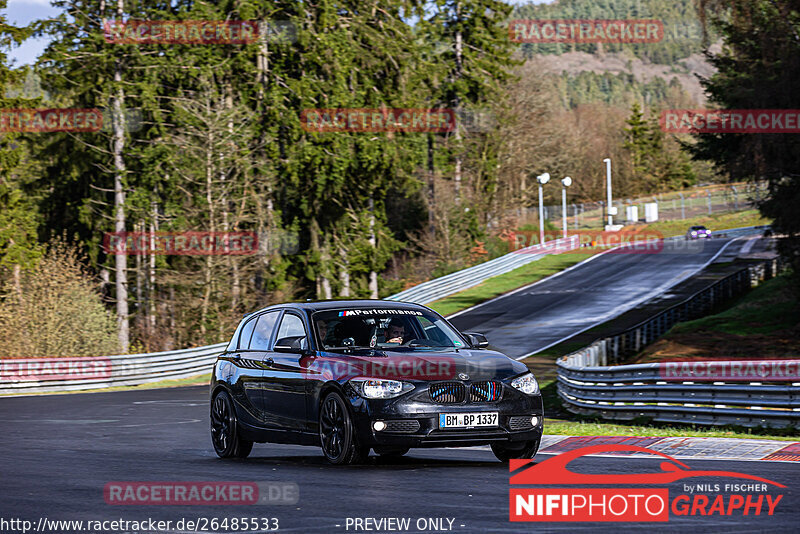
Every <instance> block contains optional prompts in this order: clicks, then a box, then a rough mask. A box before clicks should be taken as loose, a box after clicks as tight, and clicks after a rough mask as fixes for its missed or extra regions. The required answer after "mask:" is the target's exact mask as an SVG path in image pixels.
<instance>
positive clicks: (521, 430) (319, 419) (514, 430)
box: [211, 300, 544, 464]
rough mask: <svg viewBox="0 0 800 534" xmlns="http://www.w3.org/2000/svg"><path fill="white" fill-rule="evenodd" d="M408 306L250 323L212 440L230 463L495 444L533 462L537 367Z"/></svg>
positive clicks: (217, 407) (219, 395)
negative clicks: (275, 449) (262, 455)
mask: <svg viewBox="0 0 800 534" xmlns="http://www.w3.org/2000/svg"><path fill="white" fill-rule="evenodd" d="M487 347H488V341H487V340H486V338H485V337H484V336H483V335H481V334H474V333H473V334H471V333H465V334H462V333H460V332H459V331H458V330H456V329H455V328H454V327H453V326H452V325H451V324H450V323H449V322H447V320H446V319H444V318H443V317H442V316H440V315H439V314H437V313H436V312H434V311H432V310H430V309H428V308H426V307H425V306H420V305H418V304H409V303H403V302H391V301H381V300H347V301H324V302H306V303H299V304H281V305H277V306H271V307H269V308H266V309H263V310H260V311H258V312H256V313H253V314H250V315H248V316H246V317H245V318H244V319H243V320H242V322H241V323H240V324H239V327H238V328H237V329H236V333H235V334H234V335H233V339H231V342H230V343H229V344H228V347H227V348H226V349H225V352H223V353H222V354H221V355H220V356H219V357H218V359H217V362H216V363H215V365H214V371H213V375H212V378H211V437H212V441H213V444H214V449H215V450H216V452H217V454H218V455H219V456H221V457H223V458H229V457H238V458H243V457H246V456H247V455H248V454H249V453H250V451H251V449H252V448H253V443H254V442H272V443H291V444H298V445H317V446H320V447H321V448H322V452H323V454H324V455H325V457H326V458H327V459H328V461H330V462H331V463H334V464H351V463H357V462H359V461H362V460H364V459H365V458H366V457H367V455H368V454H369V451H370V449H372V450H373V451H375V453H376V454H378V455H402V454H405V453H406V452H408V450H409V449H410V448H412V447H466V446H473V445H487V444H488V445H491V448H492V451H494V454H495V456H497V458H498V459H500V460H502V461H506V460H508V459H510V458H532V457H533V456H534V455H535V454H536V451H537V450H538V448H539V442H540V440H541V437H542V422H543V415H544V414H543V410H542V397H541V394H540V392H539V385H538V383H537V382H536V379H535V378H534V376H533V375H532V374H531V373H530V372H529V371H528V368H527V367H526V366H525V365H524V364H522V363H520V362H516V361H514V360H512V359H511V358H508V357H507V356H505V355H503V354H501V353H499V352H496V351H493V350H489V349H488V348H487Z"/></svg>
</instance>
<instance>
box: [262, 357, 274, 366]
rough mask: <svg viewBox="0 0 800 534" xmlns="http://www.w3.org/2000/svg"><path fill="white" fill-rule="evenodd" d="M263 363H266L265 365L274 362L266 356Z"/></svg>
mask: <svg viewBox="0 0 800 534" xmlns="http://www.w3.org/2000/svg"><path fill="white" fill-rule="evenodd" d="M264 363H266V364H267V365H272V364H273V363H275V360H273V359H272V358H267V359H266V360H264Z"/></svg>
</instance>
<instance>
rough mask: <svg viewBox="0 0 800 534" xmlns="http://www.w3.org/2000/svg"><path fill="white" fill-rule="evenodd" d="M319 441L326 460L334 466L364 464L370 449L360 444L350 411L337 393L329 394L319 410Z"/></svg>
mask: <svg viewBox="0 0 800 534" xmlns="http://www.w3.org/2000/svg"><path fill="white" fill-rule="evenodd" d="M319 441H320V447H322V454H324V455H325V459H326V460H328V461H329V462H330V463H332V464H334V465H351V464H357V463H361V462H363V461H364V460H365V459H366V458H367V456H368V455H369V448H365V447H363V446H362V445H361V443H359V440H358V436H357V435H356V429H355V425H354V424H353V419H352V417H350V410H348V409H347V404H345V401H344V399H343V398H342V396H341V395H339V394H338V393H337V392H335V391H332V392H331V393H328V394H327V395H326V396H325V398H324V399H323V401H322V404H321V405H320V409H319Z"/></svg>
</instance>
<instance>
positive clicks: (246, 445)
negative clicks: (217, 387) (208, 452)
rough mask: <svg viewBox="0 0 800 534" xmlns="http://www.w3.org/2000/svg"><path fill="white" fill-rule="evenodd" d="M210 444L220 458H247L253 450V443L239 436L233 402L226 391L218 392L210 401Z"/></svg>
mask: <svg viewBox="0 0 800 534" xmlns="http://www.w3.org/2000/svg"><path fill="white" fill-rule="evenodd" d="M211 442H212V443H213V444H214V451H215V452H216V453H217V456H219V457H220V458H247V456H248V455H249V454H250V451H252V450H253V442H252V441H248V440H246V439H243V438H242V437H241V435H240V434H239V421H238V419H237V418H236V410H235V409H234V408H233V400H232V399H231V396H230V395H228V392H226V391H220V392H219V393H218V394H217V395H216V396H215V397H214V400H213V401H211Z"/></svg>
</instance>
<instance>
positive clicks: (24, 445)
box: [0, 387, 800, 533]
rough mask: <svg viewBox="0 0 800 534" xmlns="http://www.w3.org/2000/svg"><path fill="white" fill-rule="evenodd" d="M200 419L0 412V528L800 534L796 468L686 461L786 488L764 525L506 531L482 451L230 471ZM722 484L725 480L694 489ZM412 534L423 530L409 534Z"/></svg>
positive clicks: (691, 521)
mask: <svg viewBox="0 0 800 534" xmlns="http://www.w3.org/2000/svg"><path fill="white" fill-rule="evenodd" d="M207 414H208V406H207V389H206V388H204V387H189V388H175V389H157V390H141V391H126V392H109V393H88V394H71V395H53V396H40V397H16V398H3V399H0V428H2V433H0V443H1V444H2V447H3V450H4V451H5V452H4V454H3V455H2V458H1V459H0V472H1V473H2V480H3V484H2V489H0V517H2V518H4V519H8V518H20V519H26V520H31V521H33V522H34V525H35V524H36V522H37V521H38V520H39V518H41V517H46V518H47V519H49V520H53V519H74V520H84V521H86V520H101V519H106V520H113V519H120V518H122V519H127V520H138V521H141V520H144V519H147V518H153V519H160V520H165V521H166V520H170V521H173V522H175V521H178V520H179V519H181V518H190V519H197V518H200V517H205V518H213V517H217V518H220V519H221V518H224V517H276V518H278V519H279V525H280V530H281V531H285V532H326V533H327V532H334V533H335V532H354V530H353V529H352V527H351V528H350V529H349V530H346V529H345V525H346V519H347V518H348V517H351V518H354V517H362V518H363V517H375V518H379V517H410V518H412V525H413V521H416V520H417V519H418V518H450V519H453V520H454V521H453V528H452V531H455V532H555V531H564V532H573V531H576V530H584V531H588V530H591V531H598V530H608V531H610V530H619V528H621V527H622V528H624V529H626V530H638V531H643V530H645V529H647V530H653V529H654V528H655V529H656V530H669V531H674V532H689V531H694V530H698V529H702V530H703V531H705V532H720V531H725V532H730V533H735V532H756V531H770V532H791V531H794V532H796V531H797V525H798V523H799V522H800V506H799V505H800V491H798V489H797V488H798V485H800V465H798V464H792V463H780V462H732V461H711V460H704V461H699V460H698V461H694V460H692V461H689V460H687V463H688V464H689V465H690V467H691V468H693V469H713V470H731V471H738V472H744V473H749V474H753V475H759V476H762V477H766V478H769V479H771V480H774V481H776V482H779V483H782V484H784V485H786V486H787V489H785V490H780V491H781V493H783V495H784V497H783V502H781V503H779V505H778V507H777V509H776V511H775V515H774V516H772V517H765V516H764V515H759V516H755V515H752V514H751V515H749V516H742V515H736V516H731V517H727V516H722V517H720V516H706V517H703V516H689V517H685V516H680V517H674V516H673V517H670V520H669V522H668V523H660V524H654V523H648V524H619V523H543V524H540V523H510V522H509V521H508V513H509V483H508V478H509V474H508V467H507V466H506V465H504V464H501V463H500V462H497V461H496V460H495V459H494V457H493V456H492V454H491V452H490V451H489V450H480V449H442V450H436V449H427V450H423V449H417V450H412V451H411V453H410V454H409V455H408V456H406V457H404V458H401V459H399V460H394V461H384V460H379V459H377V458H375V457H371V458H370V462H369V464H367V465H364V466H357V467H345V468H342V467H332V466H329V465H327V464H326V463H325V462H324V460H323V458H322V455H321V453H320V451H319V450H318V449H317V448H315V447H296V446H283V445H264V444H257V445H256V446H255V448H254V450H253V453H252V455H251V457H250V458H249V459H247V460H237V461H225V460H220V459H218V458H217V457H216V456H215V455H214V452H213V450H212V447H211V442H210V437H209V432H208V416H207ZM548 457H549V456H546V455H540V456H538V457H537V459H538V460H540V461H541V460H543V459H545V458H548ZM581 461H582V462H583V463H582V464H581V466H580V470H581V471H583V470H584V469H585V470H586V472H592V473H637V472H648V471H650V470H654V469H656V468H657V466H658V461H656V460H648V459H630V458H605V457H598V458H585V459H582V460H581ZM118 481H165V482H166V481H181V482H185V481H275V482H294V483H296V484H297V485H298V486H299V500H298V502H297V504H295V505H272V506H265V505H244V506H242V505H240V506H185V505H184V506H139V505H135V506H119V505H109V504H106V502H105V501H104V497H103V488H104V486H105V485H106V483H109V482H118ZM725 481H730V479H725V480H722V479H711V478H705V479H703V480H702V481H701V482H703V483H706V482H707V483H714V482H718V483H722V482H725ZM669 491H670V498H671V499H672V498H674V497H675V496H676V495H677V494H678V493H679V492H681V485H680V483H674V484H671V485H670V490H669ZM173 524H174V523H173ZM445 524H447V522H446V521H445ZM337 525H340V526H338V527H337ZM6 531H12V532H13V530H6ZM445 531H446V530H445ZM362 532H364V531H363V530H362ZM369 532H386V531H376V530H372V531H369ZM410 532H418V531H417V530H415V529H414V528H412V529H411V530H410ZM428 532H434V531H432V530H428ZM438 532H442V530H439V531H438Z"/></svg>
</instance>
